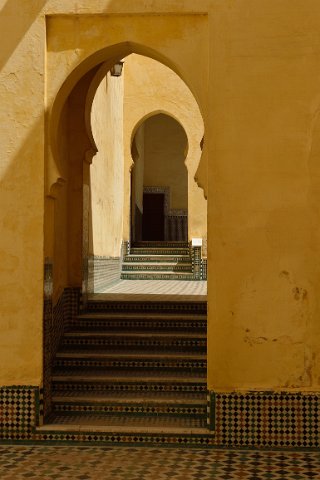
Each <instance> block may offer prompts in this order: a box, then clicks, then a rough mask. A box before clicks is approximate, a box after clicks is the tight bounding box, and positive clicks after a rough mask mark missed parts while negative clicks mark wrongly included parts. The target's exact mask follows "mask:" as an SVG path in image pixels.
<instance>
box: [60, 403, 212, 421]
mask: <svg viewBox="0 0 320 480" xmlns="http://www.w3.org/2000/svg"><path fill="white" fill-rule="evenodd" d="M54 411H55V412H69V413H77V414H78V413H79V412H94V413H104V414H105V415H108V414H115V413H117V414H118V413H123V414H126V415H150V416H151V415H152V416H153V415H172V416H179V417H180V416H181V415H182V416H183V415H185V416H187V417H188V416H190V415H192V416H197V417H202V418H203V417H204V416H205V415H206V408H203V407H199V408H195V407H194V406H190V407H179V406H175V407H172V408H170V407H161V406H149V407H141V406H139V405H135V406H132V405H119V406H118V405H103V406H101V405H87V404H86V405H66V404H63V405H59V404H55V407H54Z"/></svg>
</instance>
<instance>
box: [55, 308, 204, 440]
mask: <svg viewBox="0 0 320 480" xmlns="http://www.w3.org/2000/svg"><path fill="white" fill-rule="evenodd" d="M206 393H207V386H206V303H205V302H202V301H196V300H193V301H173V302H159V301H154V300H150V301H140V302H139V301H137V302H135V301H126V302H121V303H120V302H113V303H112V302H111V303H110V302H109V303H106V302H103V301H100V302H99V301H91V302H89V304H88V308H87V310H86V312H84V313H82V314H80V315H79V316H78V317H77V319H76V321H75V322H74V324H73V326H72V328H71V329H69V331H67V332H65V334H64V336H63V338H62V342H61V345H60V348H59V350H58V352H57V354H56V358H55V364H54V370H53V376H52V395H53V396H52V414H51V416H50V418H48V419H47V423H49V425H47V428H49V429H51V431H54V430H59V429H60V430H61V429H63V430H64V431H73V430H74V428H77V429H79V428H80V429H84V430H89V431H91V432H92V431H99V432H101V431H104V432H105V431H112V432H120V431H126V432H131V434H133V433H139V434H143V435H147V434H150V433H153V434H158V435H159V434H162V433H163V432H167V433H168V432H169V433H174V434H175V435H178V436H180V437H181V438H188V436H189V437H190V435H194V434H196V435H200V436H201V435H203V436H204V438H207V435H208V430H207V398H206ZM180 437H179V438H180Z"/></svg>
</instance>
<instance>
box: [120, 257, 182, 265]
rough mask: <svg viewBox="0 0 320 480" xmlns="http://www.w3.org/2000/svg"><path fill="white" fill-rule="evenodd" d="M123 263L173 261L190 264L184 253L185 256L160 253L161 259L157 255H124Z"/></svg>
mask: <svg viewBox="0 0 320 480" xmlns="http://www.w3.org/2000/svg"><path fill="white" fill-rule="evenodd" d="M123 261H124V262H125V263H139V262H146V263H151V262H154V263H155V264H157V263H161V262H174V263H178V262H179V263H180V264H183V263H187V264H190V256H189V255H186V256H185V257H183V256H180V255H177V256H174V255H170V256H166V255H161V259H159V256H158V255H155V256H152V255H143V256H139V255H126V256H125V257H124V259H123Z"/></svg>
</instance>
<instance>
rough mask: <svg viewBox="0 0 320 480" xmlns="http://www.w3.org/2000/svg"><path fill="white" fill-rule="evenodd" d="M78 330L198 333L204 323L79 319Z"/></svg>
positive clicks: (202, 331) (203, 327)
mask: <svg viewBox="0 0 320 480" xmlns="http://www.w3.org/2000/svg"><path fill="white" fill-rule="evenodd" d="M76 327H77V329H78V330H86V331H88V330H90V331H101V329H104V328H108V329H109V331H112V330H116V331H124V332H128V328H131V329H133V328H134V330H135V331H136V332H139V331H143V332H151V331H155V330H165V331H172V332H173V333H176V332H179V331H184V330H185V329H188V330H189V331H193V332H198V333H205V329H206V323H205V322H197V323H195V322H179V323H175V322H173V321H171V322H163V324H162V325H160V324H159V323H156V322H132V323H131V324H130V323H127V322H126V323H121V324H120V325H119V322H117V323H111V322H108V321H100V320H96V321H83V320H82V321H81V322H80V321H79V322H77V324H76Z"/></svg>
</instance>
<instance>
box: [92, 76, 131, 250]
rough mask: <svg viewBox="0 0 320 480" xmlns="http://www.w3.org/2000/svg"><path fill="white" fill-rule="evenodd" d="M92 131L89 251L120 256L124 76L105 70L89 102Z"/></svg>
mask: <svg viewBox="0 0 320 480" xmlns="http://www.w3.org/2000/svg"><path fill="white" fill-rule="evenodd" d="M91 125H92V133H93V137H94V139H95V142H96V145H97V149H98V152H97V153H96V155H95V156H94V158H93V162H92V165H91V167H90V177H91V180H90V184H91V185H90V191H91V219H90V220H89V225H90V228H89V236H90V241H89V244H90V250H89V253H90V254H93V255H99V256H108V257H119V255H120V247H121V240H122V222H123V218H122V212H123V185H124V179H123V171H124V161H123V77H119V78H118V77H112V76H111V75H110V74H108V75H107V76H106V77H104V78H103V80H102V82H101V83H100V85H99V87H98V89H97V92H96V95H95V97H94V100H93V104H92V111H91Z"/></svg>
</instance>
